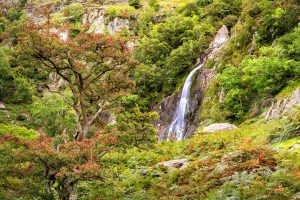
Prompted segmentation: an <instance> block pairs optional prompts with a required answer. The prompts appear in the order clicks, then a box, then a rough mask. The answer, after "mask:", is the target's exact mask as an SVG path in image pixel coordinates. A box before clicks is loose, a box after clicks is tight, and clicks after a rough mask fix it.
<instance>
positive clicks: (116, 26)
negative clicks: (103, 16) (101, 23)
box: [107, 17, 129, 34]
mask: <svg viewBox="0 0 300 200" xmlns="http://www.w3.org/2000/svg"><path fill="white" fill-rule="evenodd" d="M107 29H108V31H109V32H110V34H115V33H117V32H120V31H121V30H123V29H129V21H128V20H127V19H120V18H118V17H117V18H115V19H114V20H113V21H111V22H109V23H108V24H107Z"/></svg>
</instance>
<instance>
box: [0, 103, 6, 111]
mask: <svg viewBox="0 0 300 200" xmlns="http://www.w3.org/2000/svg"><path fill="white" fill-rule="evenodd" d="M0 110H6V106H5V105H4V104H3V103H2V102H0Z"/></svg>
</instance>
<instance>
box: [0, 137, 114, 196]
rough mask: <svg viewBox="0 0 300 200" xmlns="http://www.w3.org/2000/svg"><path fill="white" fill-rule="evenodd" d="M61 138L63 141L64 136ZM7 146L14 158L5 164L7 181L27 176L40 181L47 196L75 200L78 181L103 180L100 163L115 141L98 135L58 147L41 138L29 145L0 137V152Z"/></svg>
mask: <svg viewBox="0 0 300 200" xmlns="http://www.w3.org/2000/svg"><path fill="white" fill-rule="evenodd" d="M61 138H62V140H63V141H64V139H63V138H64V136H63V135H62V136H61ZM65 138H66V137H65ZM7 143H9V144H10V148H6V151H9V152H10V154H12V155H13V156H11V159H9V160H7V161H8V162H9V163H10V169H9V171H8V172H6V173H7V174H6V175H5V176H6V177H7V176H9V175H11V176H12V177H14V176H16V175H17V176H26V175H30V174H34V175H33V176H34V177H43V179H42V180H43V182H44V184H45V186H46V191H47V192H48V194H49V195H52V197H57V198H59V199H61V200H69V199H73V200H74V199H77V191H76V188H77V183H78V182H79V181H83V180H84V181H90V180H103V179H104V177H103V174H104V172H103V171H105V170H103V167H102V166H101V163H100V161H101V158H102V156H103V155H105V154H106V153H107V152H109V151H110V146H112V145H114V144H116V143H117V140H116V138H115V137H114V136H111V135H105V134H102V133H97V134H95V135H94V136H93V137H92V138H90V139H83V140H81V141H69V142H66V141H65V142H62V143H61V144H59V145H57V144H56V141H55V140H53V138H49V137H46V136H43V135H40V136H38V137H37V138H36V139H34V140H32V141H29V140H24V139H20V138H19V137H17V136H14V135H4V136H1V137H0V147H1V148H0V150H2V148H4V147H5V145H4V144H7ZM8 173H9V174H8ZM23 178H24V177H23ZM23 187H26V186H25V185H24V186H23Z"/></svg>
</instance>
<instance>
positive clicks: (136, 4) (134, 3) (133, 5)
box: [128, 0, 142, 9]
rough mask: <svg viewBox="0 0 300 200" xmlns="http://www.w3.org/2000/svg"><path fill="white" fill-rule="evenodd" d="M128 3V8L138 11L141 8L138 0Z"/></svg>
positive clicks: (130, 0)
mask: <svg viewBox="0 0 300 200" xmlns="http://www.w3.org/2000/svg"><path fill="white" fill-rule="evenodd" d="M128 3H129V5H130V6H132V7H134V8H136V9H138V8H140V7H141V6H142V5H141V1H140V0H129V1H128Z"/></svg>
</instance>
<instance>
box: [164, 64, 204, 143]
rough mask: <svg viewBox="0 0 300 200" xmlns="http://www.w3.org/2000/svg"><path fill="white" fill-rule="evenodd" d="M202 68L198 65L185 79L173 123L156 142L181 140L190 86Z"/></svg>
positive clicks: (183, 132) (183, 133) (184, 129)
mask: <svg viewBox="0 0 300 200" xmlns="http://www.w3.org/2000/svg"><path fill="white" fill-rule="evenodd" d="M201 67H202V64H200V65H198V66H197V67H196V68H195V69H193V70H192V71H191V72H190V74H189V75H188V77H187V78H186V80H185V82H184V85H183V89H182V93H181V97H180V101H179V105H178V108H177V110H176V115H175V117H174V121H173V122H172V123H171V124H170V125H169V126H168V127H167V128H166V129H165V130H164V131H163V132H161V134H160V137H159V139H158V141H163V140H164V139H167V140H170V138H174V139H175V140H177V141H180V140H183V139H184V136H185V132H186V121H185V117H186V114H187V113H188V111H189V98H190V90H191V86H192V79H193V75H194V74H195V72H196V71H197V70H198V69H200V68H201Z"/></svg>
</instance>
